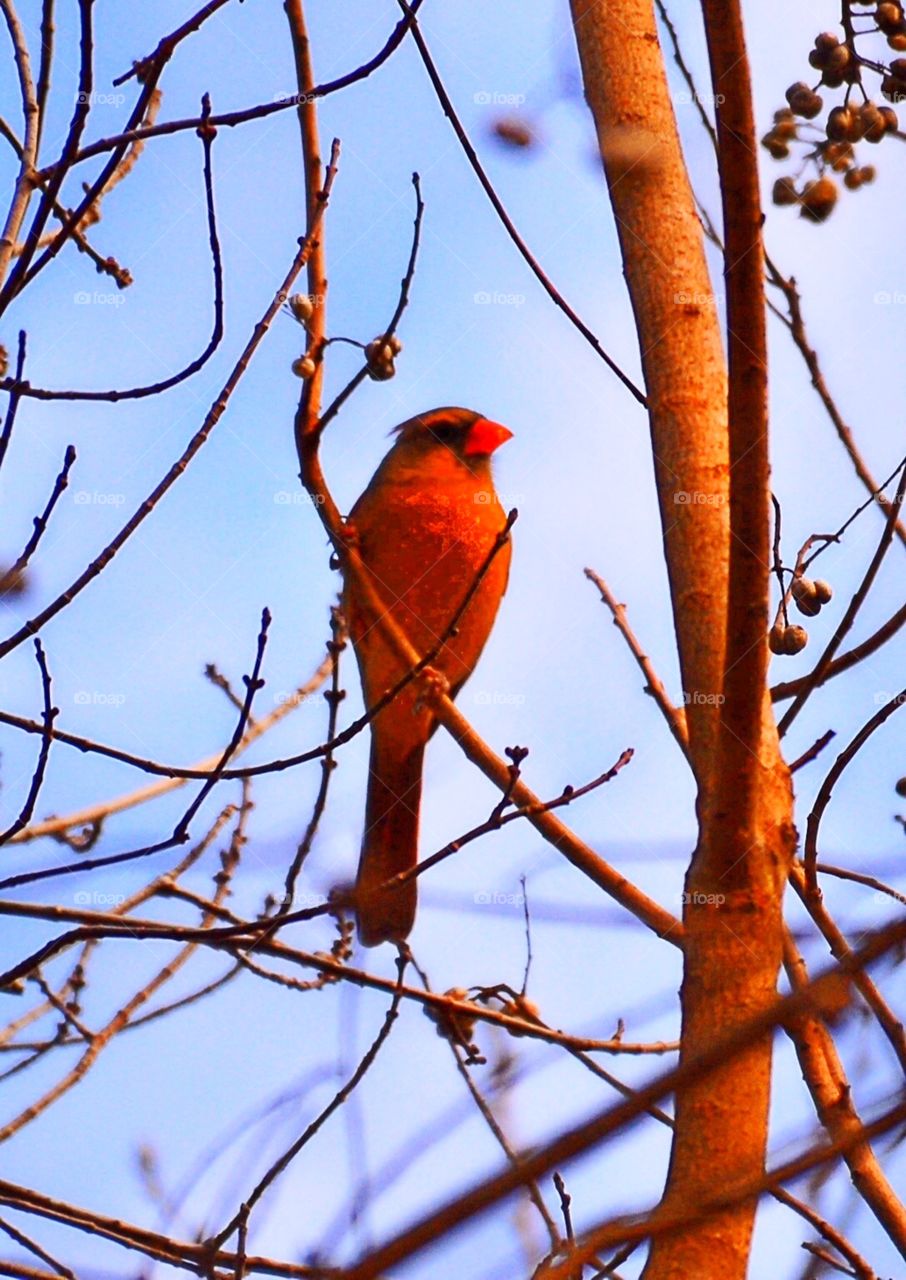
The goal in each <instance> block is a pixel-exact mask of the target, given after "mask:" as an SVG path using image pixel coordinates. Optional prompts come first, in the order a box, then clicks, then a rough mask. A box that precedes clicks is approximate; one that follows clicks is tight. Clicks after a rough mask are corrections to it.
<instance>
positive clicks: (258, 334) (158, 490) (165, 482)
mask: <svg viewBox="0 0 906 1280" xmlns="http://www.w3.org/2000/svg"><path fill="white" fill-rule="evenodd" d="M328 182H329V179H328ZM327 194H329V193H328V192H327V188H326V187H325V205H326V197H327ZM322 207H323V206H322ZM316 230H317V228H315V229H314V231H315V232H316ZM312 235H313V232H310V233H309V235H307V236H306V237H305V238H304V239H303V240H302V241H301V242H300V245H299V249H298V251H297V253H296V256H295V258H294V259H293V262H292V265H291V267H290V269H289V271H288V272H287V273H286V276H285V277H284V279H283V282H282V284H281V285H280V288H279V289H278V290H277V292H276V294H275V295H274V297H273V299H272V300H271V302H270V303H269V305H268V307H267V309H266V311H265V312H264V315H263V316H262V317H261V319H260V320H259V321H258V323H257V324H256V325H255V328H254V331H253V333H252V336H251V337H250V338H249V340H248V342H247V343H246V345H245V348H244V349H243V352H242V354H241V355H240V357H239V359H238V360H237V361H236V364H235V365H234V366H233V369H232V372H231V373H230V375H229V377H228V378H227V380H226V382H225V383H224V385H223V388H222V389H221V391H220V394H219V395H218V397H217V399H216V400H215V401H214V403H213V404H212V405H211V408H210V409H209V410H208V412H207V414H206V415H205V419H204V422H203V423H202V424H201V426H200V427H199V429H198V431H196V433H195V435H194V436H193V437H192V439H191V440H190V441H189V443H188V445H187V446H186V448H185V450H184V451H183V453H182V455H181V456H180V458H179V459H178V461H176V462H175V463H174V464H173V466H172V467H171V468H170V469H169V471H168V472H167V474H166V475H165V476H164V478H163V479H162V480H161V481H160V482H159V483H158V484H157V485H156V486H155V488H154V489H153V490H152V491H151V493H150V494H149V495H148V497H147V498H146V499H145V500H144V502H143V503H142V504H141V506H139V507H138V508H137V510H136V511H135V512H134V514H133V515H132V516H131V517H130V519H129V520H128V521H127V522H126V524H125V525H124V526H123V527H122V528H121V529H120V531H119V533H117V535H116V536H115V537H114V538H113V540H112V541H111V542H110V543H108V545H107V546H106V547H105V548H104V550H103V551H102V552H101V554H100V555H99V556H98V557H97V558H96V559H95V560H93V561H92V563H91V564H90V565H89V566H88V568H87V569H85V570H84V572H83V573H81V574H80V575H79V576H78V578H76V580H75V581H74V582H73V583H71V584H70V586H68V587H67V588H66V590H65V591H63V592H62V593H61V594H60V595H59V596H57V598H56V599H55V600H53V601H52V602H51V603H50V604H49V605H47V607H46V608H44V609H42V611H41V612H40V613H39V614H37V615H36V616H35V617H34V618H31V619H30V620H29V621H28V622H26V624H25V625H24V626H23V627H21V628H20V629H19V630H18V631H17V632H16V633H15V635H13V636H10V638H9V639H8V640H6V641H4V642H3V643H2V644H0V657H5V656H6V655H7V654H8V653H10V652H11V651H12V650H13V649H15V648H17V646H18V645H20V644H21V643H22V641H23V640H26V639H27V638H28V637H29V636H32V635H34V634H35V633H36V632H38V631H40V630H41V628H42V627H43V626H44V625H45V624H46V623H47V622H48V621H49V620H50V619H51V618H54V617H56V615H57V614H58V613H59V612H60V611H61V610H62V609H64V608H65V607H66V606H67V605H69V604H71V603H72V601H73V600H74V599H75V597H76V596H77V595H78V594H79V593H80V592H81V591H82V590H84V588H85V587H86V586H87V585H88V583H89V582H92V581H93V580H94V579H95V578H96V577H97V576H98V574H99V573H101V572H102V571H103V570H104V569H105V568H106V567H107V565H108V564H109V563H110V561H111V560H112V559H113V557H114V556H115V555H116V553H117V552H118V551H119V550H120V549H121V548H122V546H123V545H124V543H126V542H127V541H128V540H129V538H130V537H131V536H132V534H133V533H134V532H135V530H136V529H137V528H138V527H139V525H140V524H142V523H143V521H144V520H145V519H147V517H148V516H149V515H150V514H151V512H152V511H153V510H154V508H155V507H156V506H157V504H158V503H159V502H160V500H161V498H162V497H163V496H164V494H165V493H167V491H168V490H169V489H170V488H171V487H172V486H173V485H174V484H175V483H176V481H177V480H178V479H179V477H180V476H181V475H183V473H184V472H185V470H186V468H187V467H188V465H189V463H190V462H191V461H192V459H193V458H194V457H195V455H196V454H197V453H198V451H199V450H200V449H201V447H202V446H203V445H204V444H205V443H206V441H207V440H208V437H209V436H210V434H211V432H212V431H213V429H214V427H215V426H216V425H217V423H218V421H219V420H220V418H221V417H222V415H223V413H224V410H225V409H226V406H227V403H228V401H229V399H230V396H231V395H232V393H233V391H234V390H235V388H236V385H237V384H238V382H239V380H240V379H241V377H242V375H243V374H244V373H245V371H246V369H247V368H248V365H249V362H250V360H251V358H252V356H253V355H254V354H255V352H256V351H257V349H258V347H259V346H260V344H261V341H262V339H263V338H264V335H265V334H266V333H267V331H268V329H269V327H270V325H271V322H272V320H273V318H274V316H275V315H276V314H277V312H278V311H279V310H280V307H281V306H282V305H283V300H284V298H285V297H286V296H287V294H288V293H289V292H290V290H291V289H292V285H293V281H294V280H295V278H296V276H297V275H298V274H299V272H300V271H301V270H302V267H303V266H304V265H305V262H306V260H307V259H308V256H309V254H310V253H311V252H312V244H313V239H312Z"/></svg>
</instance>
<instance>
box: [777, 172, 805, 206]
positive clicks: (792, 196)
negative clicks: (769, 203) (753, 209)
mask: <svg viewBox="0 0 906 1280" xmlns="http://www.w3.org/2000/svg"><path fill="white" fill-rule="evenodd" d="M771 199H772V200H773V201H774V204H796V203H797V201H798V200H799V195H798V193H797V191H796V184H795V183H794V181H793V179H792V178H778V179H777V181H776V182H775V183H774V187H773V190H772V192H771Z"/></svg>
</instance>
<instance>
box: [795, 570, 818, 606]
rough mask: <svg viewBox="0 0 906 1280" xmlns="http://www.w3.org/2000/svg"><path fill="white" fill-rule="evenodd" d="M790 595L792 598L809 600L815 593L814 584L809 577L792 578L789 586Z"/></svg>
mask: <svg viewBox="0 0 906 1280" xmlns="http://www.w3.org/2000/svg"><path fill="white" fill-rule="evenodd" d="M790 595H791V596H792V597H793V599H794V600H809V599H812V598H813V597H814V595H815V584H814V582H812V580H811V578H806V577H804V576H800V577H798V578H794V579H793V582H792V585H791V587H790Z"/></svg>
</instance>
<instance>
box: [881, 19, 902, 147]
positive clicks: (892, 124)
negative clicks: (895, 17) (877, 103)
mask: <svg viewBox="0 0 906 1280" xmlns="http://www.w3.org/2000/svg"><path fill="white" fill-rule="evenodd" d="M904 39H906V36H904ZM878 110H879V111H880V113H881V118H882V120H883V121H884V126H885V128H886V129H887V132H888V133H896V131H897V129H899V127H900V122H899V120H898V118H897V113H896V112H895V111H894V109H893V107H878Z"/></svg>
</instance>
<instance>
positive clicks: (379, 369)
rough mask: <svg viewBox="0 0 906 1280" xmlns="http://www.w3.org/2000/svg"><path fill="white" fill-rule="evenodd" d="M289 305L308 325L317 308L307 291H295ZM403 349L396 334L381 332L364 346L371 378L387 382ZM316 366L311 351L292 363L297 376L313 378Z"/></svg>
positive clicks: (297, 317) (293, 315) (295, 316)
mask: <svg viewBox="0 0 906 1280" xmlns="http://www.w3.org/2000/svg"><path fill="white" fill-rule="evenodd" d="M287 306H288V307H289V311H290V314H291V315H292V317H293V319H294V320H298V322H299V324H301V325H304V326H306V327H307V326H308V322H309V320H311V317H312V315H313V314H314V309H315V305H314V301H313V300H312V298H310V297H309V295H308V294H307V293H294V294H293V295H292V297H291V298H290V299H289V300H288V302H287ZM344 341H350V339H344ZM354 345H355V346H361V343H358V342H357V343H354ZM402 349H403V344H402V343H401V342H400V340H399V338H397V337H396V335H395V334H390V335H389V336H388V335H387V334H381V336H380V337H379V338H375V339H374V341H373V342H369V343H368V344H367V346H366V347H365V348H364V350H365V361H366V363H367V366H368V376H369V378H373V379H374V380H375V382H386V381H387V379H388V378H392V377H393V375H394V374H395V373H396V367H395V365H394V360H395V359H396V357H397V356H398V355H399V353H400V352H401V351H402ZM316 368H317V365H316V364H315V361H314V359H313V358H312V356H311V354H310V351H306V353H305V354H304V355H302V356H298V357H297V359H295V360H294V361H293V364H292V370H293V373H294V374H295V375H296V377H297V378H311V377H312V376H313V375H314V372H315V369H316Z"/></svg>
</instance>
